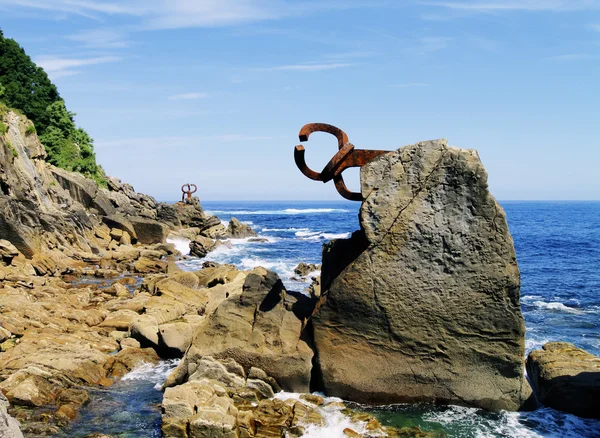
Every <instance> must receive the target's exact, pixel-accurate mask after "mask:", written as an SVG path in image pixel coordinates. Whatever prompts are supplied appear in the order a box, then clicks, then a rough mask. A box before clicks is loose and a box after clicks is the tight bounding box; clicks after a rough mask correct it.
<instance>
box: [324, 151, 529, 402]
mask: <svg viewBox="0 0 600 438" xmlns="http://www.w3.org/2000/svg"><path fill="white" fill-rule="evenodd" d="M361 186H362V194H363V197H364V202H363V205H362V207H361V211H360V224H361V230H360V231H358V232H356V233H354V235H353V236H352V238H351V239H349V240H341V241H339V240H338V241H333V242H331V244H329V245H328V246H326V247H325V248H324V251H323V268H322V279H321V280H322V286H321V288H322V291H323V294H324V296H323V297H322V298H321V302H320V303H319V309H318V311H316V312H315V315H314V316H313V324H314V337H315V339H314V341H315V347H316V354H317V355H318V363H319V366H320V372H321V375H322V381H323V389H324V390H325V392H326V393H327V394H329V395H335V396H339V397H342V398H346V399H351V400H356V401H360V402H368V403H393V402H432V403H452V404H459V405H467V406H475V407H481V408H485V409H489V410H499V409H507V410H516V409H519V408H521V407H522V406H523V404H524V402H525V400H526V399H527V398H528V396H529V395H530V392H531V390H530V388H529V386H528V384H527V381H526V380H525V378H524V373H523V371H524V370H523V355H524V338H523V337H524V331H525V329H524V323H523V317H522V315H521V310H520V306H519V289H520V279H519V269H518V266H517V262H516V257H515V250H514V247H513V241H512V238H511V235H510V232H509V230H508V226H507V223H506V217H505V214H504V211H503V210H502V208H501V207H500V206H499V205H498V203H497V202H496V201H495V199H494V198H493V197H492V195H491V194H490V193H489V191H488V186H487V174H486V171H485V169H484V167H483V165H482V164H481V162H480V160H479V157H478V155H477V153H476V152H475V151H471V150H461V149H456V148H452V147H448V146H447V144H446V141H444V140H437V141H430V142H424V143H419V144H415V145H411V146H406V147H404V148H401V149H398V150H397V151H395V152H391V153H389V154H386V155H383V156H381V157H379V158H377V159H375V160H373V161H372V162H371V163H369V164H368V165H366V166H365V167H363V168H362V169H361Z"/></svg>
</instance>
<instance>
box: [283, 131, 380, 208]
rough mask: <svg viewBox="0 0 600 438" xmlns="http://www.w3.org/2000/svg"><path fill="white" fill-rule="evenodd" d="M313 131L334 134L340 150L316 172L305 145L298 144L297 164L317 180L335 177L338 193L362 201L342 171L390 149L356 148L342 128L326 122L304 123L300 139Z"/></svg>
mask: <svg viewBox="0 0 600 438" xmlns="http://www.w3.org/2000/svg"><path fill="white" fill-rule="evenodd" d="M313 132H326V133H328V134H331V135H333V136H334V137H336V138H337V140H338V149H339V150H338V152H337V153H336V154H335V155H334V156H333V158H332V159H331V160H330V161H329V163H327V165H326V166H325V167H324V168H323V170H322V171H321V172H320V173H317V172H315V171H314V170H312V169H310V168H309V167H308V166H307V165H306V161H305V160H304V154H305V149H304V146H302V145H298V146H296V147H295V149H294V160H295V161H296V166H298V169H300V172H302V173H303V174H304V175H306V176H307V177H308V178H310V179H312V180H315V181H323V182H324V183H326V182H329V181H331V180H332V179H333V182H334V184H335V188H336V189H337V191H338V193H339V194H340V195H342V196H343V197H344V198H346V199H349V200H350V201H362V200H363V198H362V195H361V194H360V193H356V192H351V191H350V190H348V188H347V187H346V184H345V183H344V177H343V176H342V172H343V171H344V170H346V169H348V168H349V167H362V166H364V165H365V164H367V163H368V162H369V161H371V160H372V159H374V158H375V157H378V156H380V155H383V154H386V153H388V152H389V151H376V150H371V149H355V148H354V145H353V144H352V143H350V142H349V141H348V136H347V135H346V133H345V132H344V131H342V130H341V129H340V128H337V127H335V126H333V125H328V124H326V123H309V124H307V125H304V126H303V127H302V129H301V130H300V133H299V134H298V137H299V138H300V141H302V142H304V141H307V140H308V137H310V135H311V134H312V133H313Z"/></svg>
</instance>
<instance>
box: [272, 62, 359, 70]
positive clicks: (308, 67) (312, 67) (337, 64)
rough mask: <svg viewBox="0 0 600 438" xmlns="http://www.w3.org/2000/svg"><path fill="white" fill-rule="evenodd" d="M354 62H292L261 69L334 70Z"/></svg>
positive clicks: (349, 65)
mask: <svg viewBox="0 0 600 438" xmlns="http://www.w3.org/2000/svg"><path fill="white" fill-rule="evenodd" d="M352 65H353V64H347V63H340V62H333V63H323V64H291V65H279V66H275V67H266V68H264V69H261V70H270V71H323V70H334V69H338V68H346V67H351V66H352Z"/></svg>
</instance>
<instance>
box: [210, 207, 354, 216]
mask: <svg viewBox="0 0 600 438" xmlns="http://www.w3.org/2000/svg"><path fill="white" fill-rule="evenodd" d="M349 211H350V210H346V209H343V208H286V209H284V210H255V211H252V210H212V211H206V212H205V213H206V214H210V215H215V214H230V215H238V216H241V215H268V214H278V215H282V214H290V215H294V214H321V213H348V212H349Z"/></svg>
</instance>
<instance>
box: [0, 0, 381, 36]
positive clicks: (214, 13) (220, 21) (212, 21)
mask: <svg viewBox="0 0 600 438" xmlns="http://www.w3.org/2000/svg"><path fill="white" fill-rule="evenodd" d="M377 4H378V2H374V1H373V0H371V1H369V0H326V1H325V0H304V1H297V0H128V1H127V2H107V1H101V0H0V7H1V6H10V7H21V8H27V9H38V10H44V11H54V12H60V13H63V14H72V15H82V16H86V17H88V18H92V19H99V16H101V15H129V16H139V17H140V22H139V23H138V24H139V27H141V28H142V29H178V28H186V27H211V26H227V25H234V24H240V23H249V22H256V21H264V20H272V19H278V18H283V17H290V16H302V15H308V14H315V13H318V12H319V11H324V10H335V9H348V8H357V7H358V8H360V7H373V6H375V5H377Z"/></svg>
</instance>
